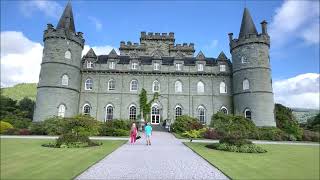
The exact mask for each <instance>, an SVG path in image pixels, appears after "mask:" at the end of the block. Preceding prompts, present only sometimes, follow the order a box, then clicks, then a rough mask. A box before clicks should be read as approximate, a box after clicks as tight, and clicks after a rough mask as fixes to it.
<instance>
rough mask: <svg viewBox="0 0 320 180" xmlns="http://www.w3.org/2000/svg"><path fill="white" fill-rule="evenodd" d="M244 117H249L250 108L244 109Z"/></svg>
mask: <svg viewBox="0 0 320 180" xmlns="http://www.w3.org/2000/svg"><path fill="white" fill-rule="evenodd" d="M244 117H245V118H247V119H251V110H250V109H249V108H246V109H245V110H244Z"/></svg>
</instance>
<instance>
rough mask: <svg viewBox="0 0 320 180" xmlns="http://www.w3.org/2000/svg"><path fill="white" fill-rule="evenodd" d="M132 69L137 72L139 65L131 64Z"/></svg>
mask: <svg viewBox="0 0 320 180" xmlns="http://www.w3.org/2000/svg"><path fill="white" fill-rule="evenodd" d="M131 69H133V70H137V69H138V63H136V62H134V63H132V64H131Z"/></svg>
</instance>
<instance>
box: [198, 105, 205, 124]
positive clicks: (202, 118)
mask: <svg viewBox="0 0 320 180" xmlns="http://www.w3.org/2000/svg"><path fill="white" fill-rule="evenodd" d="M198 119H199V121H200V123H202V124H205V123H206V109H205V108H204V107H203V106H199V107H198Z"/></svg>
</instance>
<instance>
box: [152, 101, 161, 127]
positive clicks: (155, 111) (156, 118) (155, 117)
mask: <svg viewBox="0 0 320 180" xmlns="http://www.w3.org/2000/svg"><path fill="white" fill-rule="evenodd" d="M159 123H160V108H159V105H157V104H154V105H153V106H152V108H151V124H159Z"/></svg>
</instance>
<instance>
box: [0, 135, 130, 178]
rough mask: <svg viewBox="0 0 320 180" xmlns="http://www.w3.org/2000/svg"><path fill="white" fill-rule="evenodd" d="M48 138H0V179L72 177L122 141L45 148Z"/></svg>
mask: <svg viewBox="0 0 320 180" xmlns="http://www.w3.org/2000/svg"><path fill="white" fill-rule="evenodd" d="M50 141H51V140H39V139H1V178H0V179H1V180H2V179H72V178H73V177H75V176H77V175H78V174H80V173H81V172H83V171H84V170H86V169H87V168H88V167H90V166H91V165H93V164H94V163H95V162H97V161H99V160H100V159H102V158H103V157H105V156H106V155H107V154H109V153H111V152H112V151H114V150H115V149H116V148H118V147H119V146H121V145H122V144H123V143H124V142H125V141H101V142H102V143H103V145H101V146H97V147H89V148H70V149H60V148H47V147H42V146H41V144H43V143H47V142H50Z"/></svg>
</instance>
